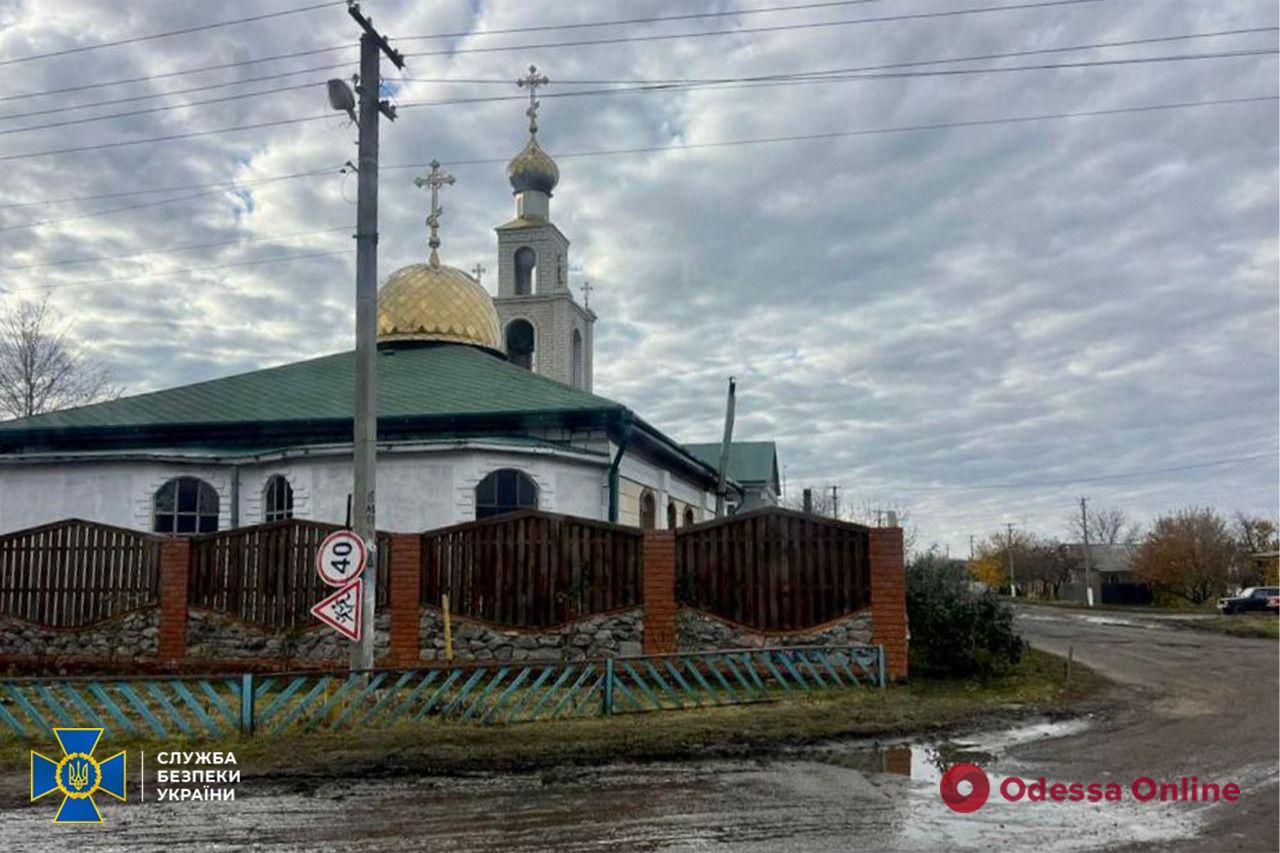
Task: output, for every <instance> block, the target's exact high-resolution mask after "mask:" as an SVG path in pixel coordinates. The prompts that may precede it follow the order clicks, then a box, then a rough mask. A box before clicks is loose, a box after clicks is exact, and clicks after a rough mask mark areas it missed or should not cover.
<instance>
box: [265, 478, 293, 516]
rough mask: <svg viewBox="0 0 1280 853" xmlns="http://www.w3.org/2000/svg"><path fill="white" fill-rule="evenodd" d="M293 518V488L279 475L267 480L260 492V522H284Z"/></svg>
mask: <svg viewBox="0 0 1280 853" xmlns="http://www.w3.org/2000/svg"><path fill="white" fill-rule="evenodd" d="M286 518H293V486H291V485H289V481H288V480H286V479H285V478H284V476H283V475H281V474H273V475H272V476H271V477H268V478H267V487H266V488H265V489H264V490H263V492H262V520H263V521H284V520H285V519H286Z"/></svg>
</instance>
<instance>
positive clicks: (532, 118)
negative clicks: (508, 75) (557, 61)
mask: <svg viewBox="0 0 1280 853" xmlns="http://www.w3.org/2000/svg"><path fill="white" fill-rule="evenodd" d="M550 82H551V79H550V78H549V77H547V75H545V74H539V73H538V66H536V65H530V66H529V76H527V77H521V78H520V79H519V80H517V81H516V85H517V86H519V87H520V88H521V89H526V88H527V89H528V90H529V109H527V110H525V111H524V114H525V115H527V116H528V117H529V133H530V134H531V135H533V136H536V135H537V134H538V106H539V102H538V87H539V86H545V85H547V84H548V83H550Z"/></svg>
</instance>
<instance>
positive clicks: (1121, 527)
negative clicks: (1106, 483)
mask: <svg viewBox="0 0 1280 853" xmlns="http://www.w3.org/2000/svg"><path fill="white" fill-rule="evenodd" d="M1067 530H1068V535H1069V537H1070V538H1071V540H1072V541H1073V542H1083V541H1084V528H1083V527H1082V526H1081V524H1080V513H1078V512H1076V513H1072V514H1071V515H1068V516H1067ZM1141 536H1142V528H1141V526H1140V525H1138V524H1137V523H1136V522H1134V521H1133V520H1131V519H1130V518H1129V513H1127V512H1125V511H1124V510H1122V509H1115V508H1108V507H1100V508H1098V509H1091V510H1089V541H1090V542H1091V543H1092V544H1094V545H1133V544H1136V543H1137V541H1138V539H1140V538H1141Z"/></svg>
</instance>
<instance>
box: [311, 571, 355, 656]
mask: <svg viewBox="0 0 1280 853" xmlns="http://www.w3.org/2000/svg"><path fill="white" fill-rule="evenodd" d="M363 593H364V581H363V580H359V579H357V580H356V581H355V582H354V583H350V584H347V585H346V586H344V587H343V588H342V589H340V590H338V591H337V592H335V593H334V594H333V595H331V596H329V597H328V598H326V599H324V600H323V601H321V602H320V603H319V604H317V605H315V606H314V607H312V608H311V615H312V616H314V617H316V618H317V619H319V620H320V621H321V622H323V623H324V624H326V625H328V626H329V627H330V628H332V629H333V630H335V631H337V632H338V633H339V634H341V635H342V636H344V637H346V638H347V639H348V640H353V641H354V640H359V639H360V632H361V629H362V628H363V624H362V622H363V620H362V619H361V612H362V604H361V603H362V601H363V600H364V595H363Z"/></svg>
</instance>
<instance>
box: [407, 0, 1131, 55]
mask: <svg viewBox="0 0 1280 853" xmlns="http://www.w3.org/2000/svg"><path fill="white" fill-rule="evenodd" d="M1103 2H1106V0H1042V2H1039V3H1021V4H1018V5H1010V6H982V7H978V8H973V9H950V10H947V11H943V12H913V13H910V14H903V15H881V16H879V17H875V18H851V19H848V20H844V21H819V22H813V23H805V24H780V25H777V26H772V27H740V28H738V29H731V30H704V31H702V32H697V33H668V34H662V35H646V36H617V37H614V38H607V39H585V40H580V41H561V42H544V43H543V44H522V45H503V46H499V47H461V48H453V49H450V50H432V51H419V52H416V53H406V54H405V58H413V57H423V56H456V55H458V54H464V53H502V52H505V51H509V50H522V51H527V50H542V49H544V48H562V47H588V46H592V45H606V44H627V43H630V42H650V41H669V40H671V39H681V38H707V37H711V36H735V35H752V34H755V33H778V32H790V31H795V30H817V29H828V28H830V27H851V26H856V25H858V24H883V23H889V22H895V21H916V20H927V19H932V18H953V17H956V16H959V15H979V14H986V13H991V12H1016V11H1021V10H1024V9H1040V8H1045V7H1049V6H1076V5H1080V4H1082V3H1103Z"/></svg>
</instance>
